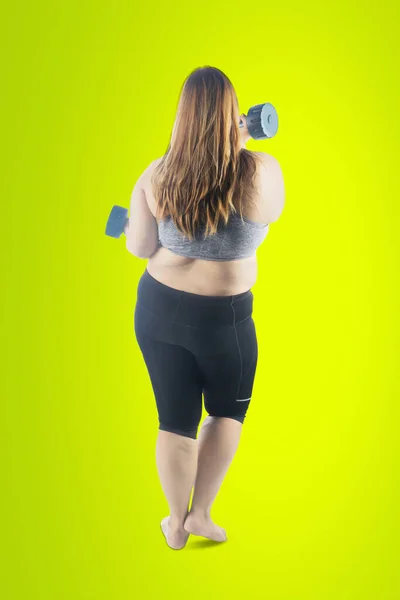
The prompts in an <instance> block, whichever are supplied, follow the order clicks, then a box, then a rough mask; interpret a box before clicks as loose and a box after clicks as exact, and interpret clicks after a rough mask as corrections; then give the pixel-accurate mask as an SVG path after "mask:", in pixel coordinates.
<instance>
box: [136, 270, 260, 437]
mask: <svg viewBox="0 0 400 600" xmlns="http://www.w3.org/2000/svg"><path fill="white" fill-rule="evenodd" d="M252 313H253V293H252V291H251V290H248V291H247V292H243V293H242V294H236V295H233V296H201V295H198V294H191V293H189V292H182V291H180V290H177V289H175V288H171V287H169V286H167V285H164V284H163V283H161V282H159V281H157V280H156V279H154V278H153V277H152V276H151V275H150V274H149V272H148V271H147V269H146V270H145V272H144V273H143V275H142V277H141V279H140V281H139V285H138V293H137V303H136V307H135V334H136V339H137V341H138V344H139V347H140V350H141V352H142V354H143V358H144V360H145V363H146V366H147V369H148V372H149V376H150V379H151V383H152V387H153V391H154V394H155V399H156V403H157V410H158V418H159V429H162V430H164V431H171V432H173V433H177V434H180V435H183V436H186V437H190V438H193V439H196V437H197V430H198V426H199V423H200V419H201V415H202V396H203V395H204V406H205V409H206V411H207V413H208V414H209V415H212V416H215V417H229V418H231V419H236V420H237V421H239V422H240V423H243V421H244V418H245V415H246V412H247V409H248V407H249V402H250V399H251V394H252V390H253V383H254V377H255V373H256V367H257V359H258V345H257V336H256V330H255V325H254V321H253V318H252Z"/></svg>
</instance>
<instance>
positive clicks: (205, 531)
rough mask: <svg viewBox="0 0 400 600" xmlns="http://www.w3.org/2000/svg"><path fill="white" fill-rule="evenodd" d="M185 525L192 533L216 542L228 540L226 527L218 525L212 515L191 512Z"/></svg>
mask: <svg viewBox="0 0 400 600" xmlns="http://www.w3.org/2000/svg"><path fill="white" fill-rule="evenodd" d="M183 527H184V529H185V531H187V532H188V533H191V534H192V535H199V536H201V537H205V538H207V539H209V540H213V541H214V542H226V540H227V537H226V533H225V529H222V527H219V526H218V525H216V524H215V523H214V522H213V521H212V520H211V517H205V516H204V515H202V516H200V515H198V514H196V513H189V514H188V516H187V517H186V521H185V523H184V525H183Z"/></svg>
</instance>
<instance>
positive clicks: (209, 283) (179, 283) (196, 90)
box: [125, 67, 284, 549]
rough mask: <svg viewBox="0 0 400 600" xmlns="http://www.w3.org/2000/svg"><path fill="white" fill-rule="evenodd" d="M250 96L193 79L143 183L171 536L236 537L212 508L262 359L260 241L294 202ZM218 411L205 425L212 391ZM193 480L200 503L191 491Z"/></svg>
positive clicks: (134, 217) (131, 228)
mask: <svg viewBox="0 0 400 600" xmlns="http://www.w3.org/2000/svg"><path fill="white" fill-rule="evenodd" d="M240 118H241V119H242V120H243V122H244V124H245V115H243V114H242V115H239V108H238V101H237V97H236V94H235V91H234V88H233V86H232V84H231V82H230V80H229V79H228V78H227V77H226V75H224V73H222V72H221V71H220V70H219V69H216V68H212V67H204V68H199V69H195V70H194V71H193V72H192V73H191V74H190V75H189V76H188V77H187V79H186V80H185V82H184V85H183V88H182V91H181V96H180V101H179V105H178V110H177V115H176V120H175V124H174V128H173V131H172V135H171V139H170V142H169V145H168V148H167V152H166V154H165V156H163V157H162V158H160V159H158V160H156V161H154V162H153V163H151V165H150V166H149V167H148V168H147V169H146V170H145V171H144V173H143V174H142V175H141V177H140V178H139V180H138V181H137V183H136V185H135V188H134V190H133V193H132V198H131V205H130V219H129V225H128V226H127V228H126V231H125V233H126V243H127V249H128V250H129V251H130V252H131V253H132V254H134V255H135V256H137V257H140V258H148V259H149V261H148V263H147V269H146V270H145V272H144V274H143V275H142V277H141V279H140V282H139V286H138V295H137V304H136V308H135V334H136V337H137V341H138V344H139V346H140V349H141V352H142V354H143V357H144V360H145V362H146V366H147V369H148V372H149V376H150V379H151V383H152V387H153V390H154V394H155V399H156V404H157V410H158V416H159V432H158V438H157V444H156V462H157V468H158V472H159V477H160V481H161V485H162V488H163V490H164V493H165V496H166V499H167V501H168V504H169V509H170V514H169V516H168V517H165V518H164V519H163V520H162V522H161V529H162V531H163V533H164V535H165V538H166V541H167V543H168V545H169V546H170V547H171V548H173V549H181V548H183V547H184V546H185V544H186V541H187V539H188V536H189V534H191V533H192V534H194V535H200V536H203V537H206V538H209V539H212V540H216V541H221V542H222V541H225V540H226V539H227V538H226V533H225V531H224V529H222V528H221V527H219V526H218V525H216V524H215V523H214V522H213V521H212V519H211V515H210V511H211V506H212V503H213V501H214V499H215V497H216V495H217V493H218V490H219V489H220V486H221V484H222V480H223V478H224V476H225V474H226V472H227V470H228V467H229V465H230V463H231V461H232V459H233V456H234V454H235V452H236V449H237V447H238V443H239V438H240V433H241V429H242V424H243V421H244V418H245V416H246V412H247V409H248V407H249V403H250V399H251V394H252V389H253V382H254V377H255V372H256V366H257V360H258V346H257V337H256V331H255V326H254V321H253V318H252V311H253V294H252V291H251V288H252V286H253V285H254V283H255V282H256V277H257V261H256V254H255V252H256V248H257V247H258V246H259V245H260V244H261V243H262V241H263V240H264V239H265V237H266V235H267V232H268V227H269V223H271V222H273V221H276V220H277V219H278V217H279V215H280V214H281V212H282V210H283V205H284V185H283V178H282V172H281V169H280V167H279V164H278V162H277V161H276V160H275V159H274V158H273V157H272V156H270V155H267V154H265V153H263V152H251V151H249V150H246V148H245V144H246V142H247V141H248V140H249V139H250V136H249V132H248V129H247V127H246V126H244V127H243V128H239V122H240ZM203 394H204V405H205V409H206V411H207V413H208V417H207V418H206V419H205V420H204V423H203V425H202V427H201V431H200V432H199V437H198V439H197V431H198V426H199V422H200V419H201V414H202V396H203ZM193 486H194V490H193V498H192V504H191V508H190V510H189V502H190V496H191V492H192V488H193Z"/></svg>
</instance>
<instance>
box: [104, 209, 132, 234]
mask: <svg viewBox="0 0 400 600" xmlns="http://www.w3.org/2000/svg"><path fill="white" fill-rule="evenodd" d="M127 215H128V209H127V208H124V207H123V206H113V207H112V209H111V212H110V216H109V217H108V221H107V225H106V235H109V236H110V237H113V238H119V237H120V236H121V235H122V234H123V233H124V229H125V226H126V224H127V223H128V222H129V219H128V217H127Z"/></svg>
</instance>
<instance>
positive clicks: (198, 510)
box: [189, 506, 211, 521]
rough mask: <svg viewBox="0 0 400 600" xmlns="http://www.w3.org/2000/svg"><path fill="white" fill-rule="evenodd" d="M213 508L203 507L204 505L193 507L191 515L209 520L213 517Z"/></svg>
mask: <svg viewBox="0 0 400 600" xmlns="http://www.w3.org/2000/svg"><path fill="white" fill-rule="evenodd" d="M210 513H211V510H210V509H209V508H202V507H196V506H194V507H192V508H191V509H190V513H189V514H190V515H192V516H193V517H196V518H197V519H201V520H206V521H207V520H208V519H210V518H211V514H210Z"/></svg>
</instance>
